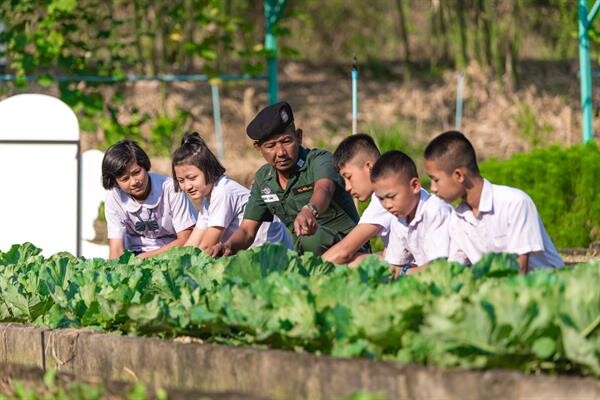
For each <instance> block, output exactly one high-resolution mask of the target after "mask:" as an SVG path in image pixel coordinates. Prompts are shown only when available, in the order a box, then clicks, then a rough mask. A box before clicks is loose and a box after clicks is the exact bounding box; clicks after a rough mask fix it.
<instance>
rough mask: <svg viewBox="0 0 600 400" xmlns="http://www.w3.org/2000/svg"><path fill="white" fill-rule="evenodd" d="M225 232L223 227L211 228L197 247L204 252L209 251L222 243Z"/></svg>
mask: <svg viewBox="0 0 600 400" xmlns="http://www.w3.org/2000/svg"><path fill="white" fill-rule="evenodd" d="M224 232H225V228H223V227H221V226H211V227H210V228H208V229H206V230H205V231H204V235H203V236H202V239H201V240H200V242H199V243H198V245H197V246H198V247H199V248H201V249H202V251H207V250H208V249H209V248H211V247H213V246H214V245H215V244H217V243H219V242H220V241H221V238H222V237H223V233H224Z"/></svg>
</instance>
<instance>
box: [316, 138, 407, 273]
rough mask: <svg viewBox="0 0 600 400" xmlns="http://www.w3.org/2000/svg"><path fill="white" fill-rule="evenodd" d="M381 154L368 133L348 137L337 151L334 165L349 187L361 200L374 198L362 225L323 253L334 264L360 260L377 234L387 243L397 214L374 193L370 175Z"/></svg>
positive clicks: (360, 223) (364, 214) (347, 188)
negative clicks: (387, 209)
mask: <svg viewBox="0 0 600 400" xmlns="http://www.w3.org/2000/svg"><path fill="white" fill-rule="evenodd" d="M380 155H381V154H380V153H379V149H378V148H377V145H376V144H375V141H374V140H373V138H371V137H370V136H369V135H367V134H364V133H357V134H355V135H352V136H349V137H347V138H345V139H344V140H342V142H341V143H340V144H339V146H338V147H337V149H336V150H335V151H334V152H333V165H334V166H335V168H336V169H337V170H338V171H339V173H340V175H341V176H342V177H343V178H344V183H345V185H346V191H347V192H349V193H350V194H351V195H352V197H354V198H355V199H358V200H360V201H365V200H367V199H368V198H369V197H370V198H371V202H370V203H369V206H368V207H367V208H366V209H365V211H364V212H363V214H362V216H361V217H360V221H358V225H356V227H355V228H354V229H352V230H351V231H350V233H349V234H348V235H346V237H344V239H342V240H341V241H340V242H338V243H336V244H335V245H333V246H332V247H330V248H329V250H327V251H326V252H325V253H324V254H323V258H324V259H325V260H327V261H330V262H332V263H334V264H351V265H355V264H358V262H360V260H361V259H362V258H363V257H365V256H367V255H368V254H369V253H368V242H369V240H370V239H372V238H374V237H375V236H377V235H379V236H380V237H381V239H382V240H383V244H384V246H386V247H387V243H388V235H389V230H390V224H391V223H392V221H393V220H394V219H395V217H394V216H393V215H392V214H390V213H389V212H387V211H386V210H385V209H384V208H383V206H382V205H381V203H380V202H379V200H378V199H377V197H375V195H374V194H373V185H372V184H371V178H370V176H371V169H373V165H375V162H376V161H377V159H378V158H379V156H380Z"/></svg>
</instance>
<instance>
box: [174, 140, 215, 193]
mask: <svg viewBox="0 0 600 400" xmlns="http://www.w3.org/2000/svg"><path fill="white" fill-rule="evenodd" d="M184 164H189V165H193V166H195V167H197V168H198V169H199V170H200V171H202V173H203V174H204V179H205V180H206V183H214V182H216V181H217V179H219V178H220V177H221V176H222V175H223V174H224V173H225V167H223V165H222V164H221V162H220V161H219V160H218V159H217V157H216V156H215V154H214V153H213V152H212V151H210V149H209V148H208V145H207V144H206V142H205V141H204V139H202V137H201V136H200V135H199V134H198V132H193V133H186V134H185V135H183V139H182V140H181V146H179V148H178V149H177V150H175V152H174V153H173V161H172V163H171V169H172V171H173V180H174V181H175V191H177V192H178V191H179V185H178V184H177V175H176V174H175V167H176V166H178V165H184Z"/></svg>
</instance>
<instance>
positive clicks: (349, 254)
mask: <svg viewBox="0 0 600 400" xmlns="http://www.w3.org/2000/svg"><path fill="white" fill-rule="evenodd" d="M379 232H381V226H380V225H375V224H358V225H357V226H356V227H355V228H354V229H352V230H351V231H350V233H348V235H346V237H345V238H344V239H342V240H341V241H340V242H338V243H336V244H335V245H334V246H332V247H330V248H329V250H327V251H326V252H325V253H324V254H323V259H324V260H325V261H329V262H332V263H334V264H349V263H352V262H354V261H355V260H356V259H357V258H359V257H360V256H361V255H363V253H360V254H357V253H356V252H357V251H358V250H359V249H360V248H361V247H362V246H363V245H364V244H365V243H367V241H369V239H371V238H372V237H374V236H375V235H377V234H378V233H379ZM360 258H362V257H360Z"/></svg>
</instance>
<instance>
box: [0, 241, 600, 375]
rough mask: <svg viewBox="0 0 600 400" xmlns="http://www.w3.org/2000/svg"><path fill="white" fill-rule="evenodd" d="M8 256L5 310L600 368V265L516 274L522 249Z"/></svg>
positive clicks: (337, 349) (500, 364)
mask: <svg viewBox="0 0 600 400" xmlns="http://www.w3.org/2000/svg"><path fill="white" fill-rule="evenodd" d="M39 253H40V250H39V249H37V248H35V247H34V246H32V245H31V244H24V245H20V246H19V245H15V246H13V247H12V248H11V249H10V250H9V251H8V252H6V253H0V321H3V322H8V321H17V322H27V323H34V324H37V325H41V326H47V327H52V328H60V327H82V326H88V327H93V328H96V329H101V330H107V331H118V332H125V333H129V334H137V335H158V336H161V337H173V336H177V335H187V336H195V337H198V338H202V339H204V340H206V341H209V342H216V343H226V344H234V345H245V344H246V345H264V346H268V347H270V348H282V349H295V350H306V351H312V352H319V353H320V354H332V355H335V356H340V357H369V358H378V359H388V360H390V359H391V360H399V361H401V362H416V363H422V364H436V365H441V366H460V367H468V368H510V369H516V370H521V371H527V372H538V371H550V372H568V373H574V372H575V373H584V374H591V375H594V376H600V351H599V349H600V329H598V326H599V325H600V318H599V317H598V315H600V306H599V304H600V301H599V299H600V297H599V296H600V294H599V293H598V291H597V290H595V286H596V284H597V282H598V280H599V279H600V268H599V265H598V264H594V263H591V264H586V265H579V266H577V267H575V268H572V269H564V270H536V271H533V272H531V273H529V274H528V275H519V274H518V267H517V265H518V264H517V262H516V255H507V254H488V255H486V256H485V257H484V258H483V259H482V260H481V261H480V262H479V263H477V264H476V265H474V266H473V267H472V268H470V269H469V268H465V267H463V266H461V265H459V264H449V263H447V262H445V261H436V262H434V263H433V264H432V265H430V266H429V268H427V269H426V270H424V271H422V272H420V273H419V274H416V275H409V276H406V277H403V278H401V279H399V280H397V281H391V280H390V275H389V271H388V266H387V264H385V263H382V262H381V261H379V260H378V259H377V258H376V257H369V258H366V259H365V260H364V261H363V262H362V263H361V265H360V266H359V268H357V269H349V268H345V267H343V266H339V267H335V268H334V266H333V265H332V264H330V263H327V262H324V261H323V260H322V259H320V258H318V257H315V256H313V255H311V254H307V255H303V256H298V255H297V254H296V253H294V252H292V251H289V250H286V249H285V248H283V247H281V246H280V245H264V246H262V247H259V248H256V249H251V250H248V251H242V252H240V253H239V254H238V255H236V256H233V257H227V258H221V259H216V260H215V259H212V258H211V257H209V256H207V255H206V254H205V253H202V252H201V251H200V250H198V249H196V248H189V247H188V248H174V249H171V250H170V251H169V252H167V253H165V254H162V255H160V256H158V257H156V258H153V259H148V260H141V259H139V258H137V257H134V256H133V255H132V254H130V253H126V254H124V255H123V256H122V257H121V258H120V259H118V260H112V261H105V260H101V259H94V260H85V259H78V258H75V257H72V256H70V255H68V254H58V255H55V256H52V257H50V258H44V257H42V256H41V255H40V254H39Z"/></svg>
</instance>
